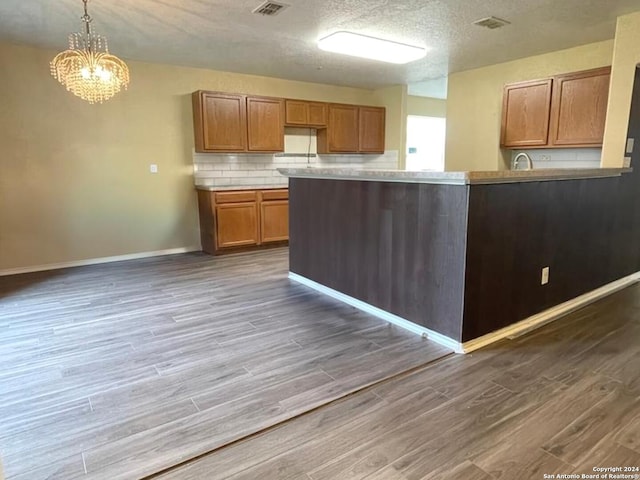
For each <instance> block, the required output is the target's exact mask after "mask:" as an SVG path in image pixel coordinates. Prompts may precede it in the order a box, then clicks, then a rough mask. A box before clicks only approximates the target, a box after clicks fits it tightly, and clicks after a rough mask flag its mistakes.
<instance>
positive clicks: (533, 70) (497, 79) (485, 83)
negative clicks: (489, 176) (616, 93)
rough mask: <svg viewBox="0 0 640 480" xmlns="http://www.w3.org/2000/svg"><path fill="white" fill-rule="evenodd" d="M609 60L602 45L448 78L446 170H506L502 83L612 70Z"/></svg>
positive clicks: (609, 44) (608, 47) (608, 48)
mask: <svg viewBox="0 0 640 480" xmlns="http://www.w3.org/2000/svg"><path fill="white" fill-rule="evenodd" d="M636 35H638V34H636ZM636 38H638V37H636ZM636 45H637V43H636ZM638 48H640V47H638ZM612 56H613V40H607V41H604V42H598V43H592V44H589V45H583V46H580V47H575V48H570V49H567V50H560V51H557V52H551V53H547V54H544V55H537V56H534V57H528V58H523V59H519V60H515V61H512V62H507V63H501V64H497V65H491V66H489V67H483V68H478V69H475V70H468V71H465V72H459V73H454V74H451V75H449V89H448V95H447V141H446V153H445V169H446V170H451V171H456V170H499V169H504V168H507V165H508V162H507V160H506V156H507V155H506V154H504V156H503V152H502V151H501V149H500V120H501V113H502V87H503V86H504V84H505V83H511V82H519V81H523V80H533V79H536V78H544V77H549V76H551V75H557V74H560V73H567V72H573V71H579V70H586V69H589V68H596V67H602V66H605V65H611V61H612Z"/></svg>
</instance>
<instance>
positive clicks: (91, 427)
mask: <svg viewBox="0 0 640 480" xmlns="http://www.w3.org/2000/svg"><path fill="white" fill-rule="evenodd" d="M287 271H288V250H287V249H277V250H268V251H264V252H256V253H247V254H238V255H231V256H225V257H211V256H208V255H203V254H186V255H176V256H167V257H160V258H153V259H145V260H136V261H131V262H123V263H114V264H106V265H99V266H91V267H82V268H75V269H67V270H59V271H52V272H43V273H37V274H29V275H21V276H14V277H0V365H1V368H0V454H1V457H2V462H3V464H4V469H5V476H6V478H7V480H43V479H50V480H51V479H64V480H73V479H78V478H87V479H89V478H91V479H94V478H95V479H108V480H116V479H136V478H141V477H144V476H148V475H152V474H154V473H156V472H158V471H160V470H163V469H166V468H168V467H171V466H172V465H176V464H178V463H180V462H184V461H186V460H188V459H190V458H193V457H194V456H197V455H201V454H204V453H206V452H209V451H211V450H213V449H216V448H220V447H221V446H223V445H225V444H227V443H229V442H233V441H235V440H237V439H239V438H242V437H245V436H247V435H250V434H253V433H255V432H258V431H260V430H262V429H265V428H267V427H270V426H273V425H274V424H276V423H278V422H282V421H284V420H287V419H290V418H292V417H295V416H297V415H299V414H301V413H303V412H307V411H309V410H310V409H314V408H316V407H318V406H320V405H323V404H326V403H327V402H331V401H332V400H335V399H337V398H340V397H344V396H345V395H348V394H350V393H352V392H354V391H357V390H359V389H362V388H364V387H366V386H368V385H371V384H373V383H376V382H378V381H380V380H383V379H385V378H389V377H392V376H395V375H397V374H399V373H401V372H405V371H407V370H410V369H413V368H416V367H419V366H422V365H425V364H427V363H429V362H432V361H434V360H435V359H437V358H440V357H443V356H446V355H448V354H450V351H449V350H447V349H445V348H442V347H440V346H438V345H436V344H433V343H431V342H429V341H426V340H423V339H421V338H420V337H418V336H416V335H414V334H411V333H407V332H405V331H403V330H399V329H397V328H393V327H390V326H388V325H387V324H386V323H385V322H382V321H381V320H379V319H376V318H373V317H371V316H369V315H366V314H364V313H362V312H360V311H358V310H356V309H354V308H352V307H349V306H346V305H344V304H341V303H339V302H337V301H334V300H332V299H330V298H326V297H324V296H322V295H320V294H318V293H316V292H314V291H312V290H310V289H308V288H306V287H304V286H301V285H298V284H296V283H293V282H291V281H289V280H288V279H287V276H286V274H287ZM372 395H373V394H372V393H366V394H365V395H364V398H367V399H369V402H370V405H369V404H368V403H367V402H364V403H363V410H362V411H360V410H357V411H356V410H354V411H352V412H350V413H349V414H348V416H351V415H352V414H354V413H356V412H357V415H358V416H360V417H361V416H362V414H363V412H366V411H367V410H366V409H367V408H372V407H374V406H380V404H379V402H380V399H379V398H377V397H375V396H372ZM354 401H356V402H359V400H354V399H352V398H350V399H349V400H348V402H350V403H348V404H352V403H353V402H354ZM434 401H436V399H434ZM398 413H400V412H398ZM343 420H344V422H345V423H346V422H347V421H349V420H351V419H350V418H344V419H343ZM303 421H304V422H307V421H308V420H307V419H305V420H303ZM561 440H562V438H560V439H558V441H561ZM300 443H302V438H301V440H300ZM554 445H555V444H554ZM223 476H224V475H223ZM202 478H209V477H207V476H206V475H205V477H202ZM254 478H259V477H254ZM274 478H275V477H274Z"/></svg>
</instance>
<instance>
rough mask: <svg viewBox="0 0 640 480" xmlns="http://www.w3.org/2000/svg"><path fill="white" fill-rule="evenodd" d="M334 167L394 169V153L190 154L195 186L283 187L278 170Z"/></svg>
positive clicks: (284, 179)
mask: <svg viewBox="0 0 640 480" xmlns="http://www.w3.org/2000/svg"><path fill="white" fill-rule="evenodd" d="M307 166H310V167H335V168H342V167H348V168H354V169H365V168H366V169H381V170H388V169H391V170H395V169H397V168H398V152H397V151H396V150H389V151H387V152H385V153H384V154H382V155H314V154H312V155H309V156H308V157H307V155H297V154H275V155H265V154H256V155H253V154H221V153H195V152H194V153H193V170H194V179H195V184H196V185H206V186H215V187H228V186H233V185H237V186H244V185H255V186H260V185H264V186H285V185H287V183H288V179H287V177H284V176H282V175H280V173H278V171H277V169H278V168H304V167H307Z"/></svg>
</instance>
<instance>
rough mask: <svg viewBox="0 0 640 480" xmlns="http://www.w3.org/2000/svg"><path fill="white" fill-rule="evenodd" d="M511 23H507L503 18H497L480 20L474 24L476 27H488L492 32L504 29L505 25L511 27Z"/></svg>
mask: <svg viewBox="0 0 640 480" xmlns="http://www.w3.org/2000/svg"><path fill="white" fill-rule="evenodd" d="M510 23H511V22H507V21H506V20H502V19H501V18H497V17H487V18H481V19H480V20H476V21H475V22H473V24H474V25H477V26H479V27H486V28H489V29H491V30H494V29H496V28H500V27H504V26H505V25H509V24H510Z"/></svg>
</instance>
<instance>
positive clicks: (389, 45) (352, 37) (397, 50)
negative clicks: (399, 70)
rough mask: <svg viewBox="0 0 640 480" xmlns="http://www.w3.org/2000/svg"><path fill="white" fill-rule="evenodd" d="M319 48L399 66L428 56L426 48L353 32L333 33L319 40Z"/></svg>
mask: <svg viewBox="0 0 640 480" xmlns="http://www.w3.org/2000/svg"><path fill="white" fill-rule="evenodd" d="M318 47H319V48H320V49H321V50H325V51H327V52H335V53H342V54H344V55H351V56H352V57H361V58H369V59H371V60H379V61H381V62H389V63H397V64H403V63H409V62H413V61H414V60H418V59H419V58H422V57H424V56H425V55H426V54H427V49H426V48H422V47H414V46H413V45H405V44H404V43H398V42H392V41H390V40H383V39H381V38H375V37H369V36H367V35H360V34H358V33H351V32H335V33H332V34H331V35H329V36H326V37H324V38H321V39H320V40H318Z"/></svg>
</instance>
